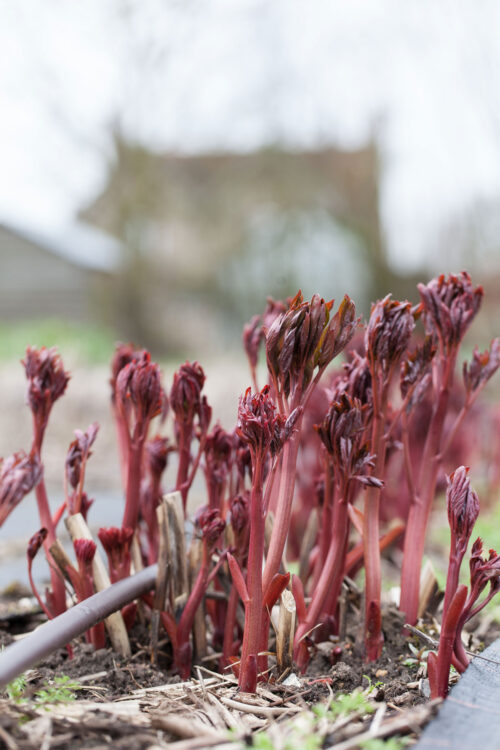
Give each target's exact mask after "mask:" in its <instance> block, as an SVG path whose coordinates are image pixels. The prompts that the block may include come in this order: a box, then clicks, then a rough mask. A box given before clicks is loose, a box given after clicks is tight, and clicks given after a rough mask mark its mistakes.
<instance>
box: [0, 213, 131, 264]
mask: <svg viewBox="0 0 500 750" xmlns="http://www.w3.org/2000/svg"><path fill="white" fill-rule="evenodd" d="M0 229H4V230H5V231H7V232H9V233H11V234H14V235H17V236H18V237H21V238H23V239H24V240H26V241H27V242H30V243H32V244H33V245H36V246H37V247H40V248H42V249H43V250H46V251H47V252H49V253H52V254H53V255H57V256H59V257H60V258H63V259H64V260H66V261H67V262H68V263H72V264H73V265H75V266H79V267H80V268H85V269H88V270H92V271H103V272H105V273H113V272H114V271H117V270H118V268H119V266H120V262H121V256H122V251H121V244H120V243H119V242H118V240H116V239H115V238H114V237H112V236H111V235H110V234H107V233H106V232H103V231H102V230H101V229H97V228H96V227H93V226H91V225H90V224H87V223H86V222H84V221H81V220H75V221H73V222H72V223H71V224H68V225H66V226H64V227H58V228H55V229H54V228H50V229H48V228H46V227H43V228H41V227H34V226H27V225H21V223H17V222H13V221H10V220H9V221H1V222H0Z"/></svg>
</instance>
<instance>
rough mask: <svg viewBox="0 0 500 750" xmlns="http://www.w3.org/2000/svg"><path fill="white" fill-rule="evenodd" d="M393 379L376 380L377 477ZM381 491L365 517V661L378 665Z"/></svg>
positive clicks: (371, 490)
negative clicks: (389, 385) (378, 384)
mask: <svg viewBox="0 0 500 750" xmlns="http://www.w3.org/2000/svg"><path fill="white" fill-rule="evenodd" d="M388 383H389V378H387V380H386V381H385V382H384V384H383V385H382V387H381V389H380V397H379V393H378V387H377V384H376V378H374V379H373V407H374V414H373V427H372V441H371V452H372V453H375V454H376V459H375V465H374V467H373V472H372V473H373V476H376V477H378V478H379V479H380V478H382V477H383V474H384V467H385V452H386V441H385V438H384V427H385V412H386V407H387V390H388ZM379 514H380V488H378V487H368V489H367V490H366V495H365V504H364V517H363V547H364V559H365V649H366V652H365V659H366V661H375V660H376V659H378V658H379V656H380V654H381V651H382V640H383V639H382V631H381V613H380V612H381V611H380V594H381V588H382V584H381V571H380V547H379V536H380V533H379Z"/></svg>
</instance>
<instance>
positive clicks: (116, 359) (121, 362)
mask: <svg viewBox="0 0 500 750" xmlns="http://www.w3.org/2000/svg"><path fill="white" fill-rule="evenodd" d="M140 356H141V352H140V351H136V350H135V348H134V346H133V344H122V343H119V344H117V345H116V348H115V353H114V355H113V359H112V360H111V379H110V381H109V384H110V385H111V402H112V403H113V404H114V403H115V401H116V379H117V377H118V375H119V374H120V372H121V371H122V370H123V368H124V367H125V366H126V365H128V364H130V362H132V360H134V359H138V358H140Z"/></svg>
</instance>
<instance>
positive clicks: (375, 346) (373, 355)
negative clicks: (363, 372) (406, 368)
mask: <svg viewBox="0 0 500 750" xmlns="http://www.w3.org/2000/svg"><path fill="white" fill-rule="evenodd" d="M414 327H415V321H414V318H413V315H412V309H411V304H410V303H409V302H398V301H397V300H393V299H391V295H390V294H388V295H387V297H384V299H382V300H379V301H378V302H376V303H375V304H374V305H373V306H372V310H371V314H370V319H369V321H368V325H367V327H366V333H365V346H366V352H367V357H368V359H369V361H370V362H371V363H372V365H379V366H380V367H381V368H382V372H383V373H384V374H385V375H387V374H388V373H389V372H390V370H391V368H392V367H393V366H394V365H395V364H397V363H398V361H399V360H400V359H401V357H402V355H403V353H404V352H405V350H406V347H407V346H408V342H409V340H410V336H411V333H412V331H413V329H414Z"/></svg>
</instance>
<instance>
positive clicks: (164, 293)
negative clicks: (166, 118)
mask: <svg viewBox="0 0 500 750" xmlns="http://www.w3.org/2000/svg"><path fill="white" fill-rule="evenodd" d="M378 189H379V164H378V153H377V148H376V146H375V144H374V143H373V142H370V143H368V144H367V145H366V146H364V147H362V148H359V149H356V150H352V151H345V150H341V149H338V148H335V147H325V148H319V149H316V150H310V151H300V150H292V149H285V148H281V147H280V148H277V147H273V148H266V149H262V150H259V151H255V152H250V153H214V154H201V155H180V154H171V153H155V152H152V151H150V150H147V149H145V148H143V147H140V146H137V145H133V144H130V143H127V142H125V141H123V140H122V139H121V138H118V137H117V138H116V149H115V158H114V161H113V163H112V164H111V165H110V168H109V174H108V179H107V184H106V185H105V187H104V189H103V191H102V193H101V194H100V195H99V196H98V197H97V198H96V200H95V201H94V202H93V203H92V204H91V205H89V206H88V207H87V208H86V209H85V210H83V211H82V212H81V216H82V217H83V218H84V219H85V220H86V221H89V222H91V223H93V224H95V225H96V226H98V227H100V228H102V229H103V230H105V231H106V232H109V233H111V234H112V235H114V236H115V237H116V238H118V239H119V240H120V242H121V243H122V245H123V247H124V253H125V265H124V269H123V274H122V276H121V278H120V282H119V283H120V289H119V293H118V311H117V314H118V320H119V323H120V325H121V326H122V327H123V326H124V327H125V329H126V330H125V332H124V333H123V334H122V335H126V336H127V337H128V338H133V339H135V341H137V342H139V341H140V342H141V343H142V344H145V345H150V346H152V347H153V348H154V347H155V346H156V347H158V346H162V347H166V348H167V349H170V350H175V349H182V348H184V346H185V343H186V341H190V342H192V343H193V346H194V347H204V348H205V349H206V348H207V347H208V348H210V347H212V346H220V345H221V343H224V340H227V341H229V340H234V336H235V335H239V332H240V329H241V324H242V322H243V321H244V320H245V319H247V318H248V316H249V315H251V314H253V313H254V312H256V311H260V310H261V309H263V307H264V305H265V299H266V297H267V296H268V295H272V296H274V297H280V298H284V297H286V296H288V295H294V294H295V293H296V291H297V289H298V288H302V289H303V291H304V294H306V295H308V296H309V295H310V294H312V293H313V292H315V291H319V292H320V293H321V294H323V295H324V296H325V297H329V298H330V297H339V296H342V295H343V294H344V293H345V292H347V293H349V294H351V296H353V297H354V298H355V299H356V300H357V301H359V300H361V304H360V307H361V309H364V310H365V311H366V310H367V308H368V304H369V300H371V299H374V298H375V297H377V296H380V294H383V293H384V294H385V293H387V291H389V289H390V287H391V272H390V269H389V268H388V263H387V259H386V254H385V247H384V242H383V236H382V231H381V225H380V215H379V195H378Z"/></svg>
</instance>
